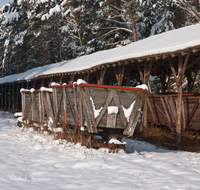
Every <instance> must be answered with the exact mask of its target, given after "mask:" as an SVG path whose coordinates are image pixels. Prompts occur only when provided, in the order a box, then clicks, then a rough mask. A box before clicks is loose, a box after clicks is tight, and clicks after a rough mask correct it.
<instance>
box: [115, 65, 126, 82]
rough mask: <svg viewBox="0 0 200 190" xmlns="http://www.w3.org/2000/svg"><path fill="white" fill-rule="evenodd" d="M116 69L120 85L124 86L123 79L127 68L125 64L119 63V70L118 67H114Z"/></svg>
mask: <svg viewBox="0 0 200 190" xmlns="http://www.w3.org/2000/svg"><path fill="white" fill-rule="evenodd" d="M114 70H115V76H116V80H117V84H118V86H122V83H123V80H124V70H125V64H123V65H119V71H117V69H116V67H114Z"/></svg>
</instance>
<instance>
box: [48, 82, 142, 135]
mask: <svg viewBox="0 0 200 190" xmlns="http://www.w3.org/2000/svg"><path fill="white" fill-rule="evenodd" d="M52 89H53V102H54V113H55V121H56V122H60V123H63V124H64V125H65V124H71V125H75V129H77V126H79V127H80V129H81V130H82V131H83V133H84V132H85V133H91V134H98V135H106V136H109V135H110V133H115V134H118V136H120V135H121V136H132V135H133V133H134V130H135V127H136V124H137V121H138V118H139V116H140V112H141V110H142V107H143V104H144V100H145V94H146V90H143V89H141V88H126V87H115V86H105V85H92V84H85V83H82V84H80V85H74V86H72V85H64V86H63V85H62V86H61V85H55V86H52Z"/></svg>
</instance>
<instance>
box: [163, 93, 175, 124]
mask: <svg viewBox="0 0 200 190" xmlns="http://www.w3.org/2000/svg"><path fill="white" fill-rule="evenodd" d="M164 99H165V103H166V105H167V108H168V110H169V117H170V116H171V122H172V123H175V122H176V121H175V119H174V116H173V113H172V110H171V107H170V105H169V102H168V98H167V96H165V97H164Z"/></svg>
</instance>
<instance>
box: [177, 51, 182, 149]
mask: <svg viewBox="0 0 200 190" xmlns="http://www.w3.org/2000/svg"><path fill="white" fill-rule="evenodd" d="M182 69H183V57H182V56H181V55H179V62H178V76H180V74H181V73H182V74H183V72H182ZM180 79H181V81H180ZM177 87H178V95H177V104H176V108H177V112H176V115H177V119H176V144H177V145H179V144H180V143H181V115H182V112H181V111H182V77H181V78H179V77H178V84H177Z"/></svg>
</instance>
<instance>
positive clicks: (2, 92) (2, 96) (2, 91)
mask: <svg viewBox="0 0 200 190" xmlns="http://www.w3.org/2000/svg"><path fill="white" fill-rule="evenodd" d="M3 98H4V89H3V85H1V110H3Z"/></svg>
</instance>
